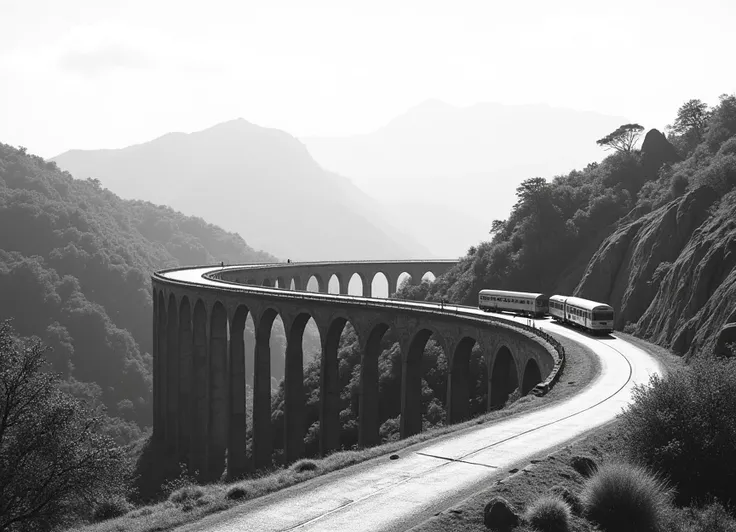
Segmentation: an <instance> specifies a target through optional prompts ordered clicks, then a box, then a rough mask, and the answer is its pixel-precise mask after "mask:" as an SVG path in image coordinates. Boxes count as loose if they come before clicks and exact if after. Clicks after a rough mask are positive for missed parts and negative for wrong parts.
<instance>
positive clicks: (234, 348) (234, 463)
mask: <svg viewBox="0 0 736 532" xmlns="http://www.w3.org/2000/svg"><path fill="white" fill-rule="evenodd" d="M281 288H283V287H281ZM247 316H248V310H247V309H245V308H244V307H240V308H239V309H238V311H237V312H236V313H235V317H234V318H233V321H232V325H231V327H230V360H229V364H230V365H229V368H228V369H229V371H228V373H229V377H230V390H229V392H230V394H229V395H230V400H229V401H228V406H229V412H228V418H229V419H228V442H227V477H228V478H230V479H233V478H237V477H240V476H241V475H243V474H244V473H245V472H246V471H247V465H246V456H245V446H246V442H245V433H246V426H245V424H246V419H245V400H246V399H245V343H244V341H243V332H244V330H245V320H246V318H247Z"/></svg>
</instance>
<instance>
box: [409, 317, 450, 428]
mask: <svg viewBox="0 0 736 532" xmlns="http://www.w3.org/2000/svg"><path fill="white" fill-rule="evenodd" d="M433 335H434V336H436V340H437V343H438V344H440V347H442V349H443V350H444V341H443V338H442V335H440V334H439V333H438V332H437V331H435V330H434V329H433V328H431V327H424V328H422V329H419V330H418V331H417V332H416V333H415V334H414V337H413V338H412V340H411V342H410V343H409V349H408V350H407V352H406V356H405V357H404V360H403V364H402V367H401V424H400V430H401V437H402V438H408V437H409V436H413V435H414V434H418V433H419V432H421V431H422V354H423V353H424V348H425V347H426V346H427V342H428V341H429V339H430V338H431V337H432V336H433Z"/></svg>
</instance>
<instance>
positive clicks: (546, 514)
mask: <svg viewBox="0 0 736 532" xmlns="http://www.w3.org/2000/svg"><path fill="white" fill-rule="evenodd" d="M570 514H571V512H570V506H568V504H567V503H566V502H565V501H564V500H562V499H561V498H560V497H556V496H554V495H545V496H543V497H541V498H539V499H537V500H536V501H534V502H533V503H531V504H530V505H529V507H528V508H527V510H526V512H524V522H526V523H527V524H528V525H530V526H531V527H533V528H534V529H535V530H539V531H540V532H568V531H569V530H570Z"/></svg>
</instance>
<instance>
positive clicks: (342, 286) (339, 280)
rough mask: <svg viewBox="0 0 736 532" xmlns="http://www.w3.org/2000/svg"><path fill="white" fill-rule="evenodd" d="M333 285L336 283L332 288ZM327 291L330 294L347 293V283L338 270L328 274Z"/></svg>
mask: <svg viewBox="0 0 736 532" xmlns="http://www.w3.org/2000/svg"><path fill="white" fill-rule="evenodd" d="M333 279H334V280H335V282H334V283H333V282H332V280H333ZM331 285H332V286H331ZM334 285H336V287H335V288H334V289H333V286H334ZM327 292H329V293H331V294H343V295H344V294H347V293H348V284H347V283H346V282H345V278H344V277H343V276H342V274H341V273H340V272H335V273H333V274H332V275H330V279H329V281H328V282H327Z"/></svg>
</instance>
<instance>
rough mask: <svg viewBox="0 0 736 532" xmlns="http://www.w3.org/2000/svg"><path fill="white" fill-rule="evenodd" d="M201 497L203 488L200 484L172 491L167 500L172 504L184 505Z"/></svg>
mask: <svg viewBox="0 0 736 532" xmlns="http://www.w3.org/2000/svg"><path fill="white" fill-rule="evenodd" d="M202 497H204V488H202V487H201V486H192V485H189V486H184V487H183V488H179V489H178V490H176V491H174V492H172V493H171V495H169V501H171V502H173V503H174V504H179V505H186V504H190V503H191V504H193V503H195V502H196V501H198V500H199V499H202Z"/></svg>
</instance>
